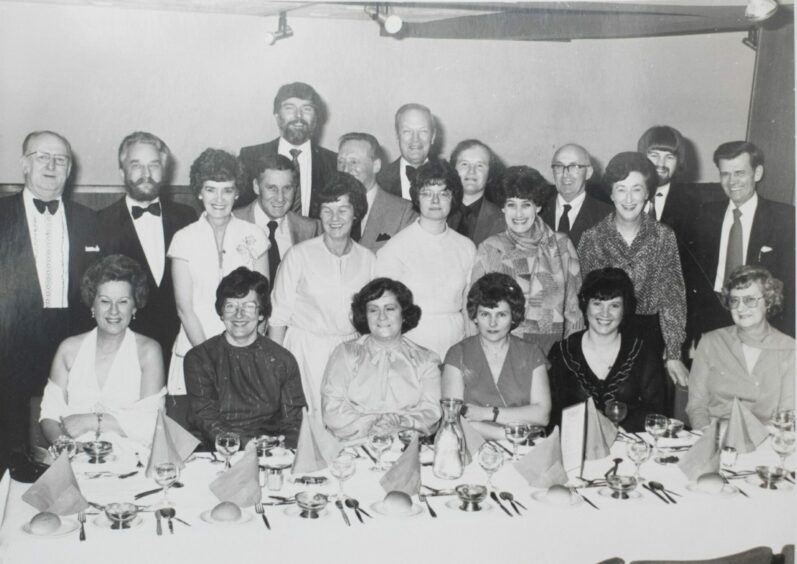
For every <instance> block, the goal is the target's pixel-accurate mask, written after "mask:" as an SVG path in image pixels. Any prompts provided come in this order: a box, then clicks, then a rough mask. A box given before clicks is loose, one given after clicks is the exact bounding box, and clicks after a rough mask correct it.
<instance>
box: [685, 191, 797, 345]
mask: <svg viewBox="0 0 797 564" xmlns="http://www.w3.org/2000/svg"><path fill="white" fill-rule="evenodd" d="M727 208H728V201H727V200H726V201H725V202H710V203H707V204H704V205H703V206H702V208H701V210H700V214H699V216H698V219H697V223H696V228H695V240H694V245H693V246H694V249H695V256H696V258H697V260H698V262H699V264H700V266H701V269H700V270H699V272H697V273H696V277H695V279H693V280H692V281H691V283H692V284H694V286H695V288H696V289H697V292H698V293H699V294H700V301H699V303H700V308H701V311H700V320H701V330H702V333H705V332H706V331H711V330H713V329H718V328H720V327H725V326H727V325H730V324H732V323H733V321H732V320H731V316H730V314H729V313H728V312H727V311H726V310H725V309H723V308H722V307H721V304H720V302H719V300H718V299H717V296H716V295H715V294H714V291H713V286H714V279H715V278H716V276H717V267H718V261H719V255H720V248H719V247H720V238H721V236H722V221H723V219H724V217H725V211H726V209H727ZM745 263H746V264H755V265H760V266H763V267H765V268H766V269H767V270H769V271H770V272H771V273H772V275H773V276H774V277H775V278H777V279H778V280H780V281H782V282H783V296H784V303H783V313H782V314H780V315H779V316H776V317H775V318H773V319H771V320H770V322H771V323H772V325H774V326H775V327H776V328H778V329H780V330H781V331H783V332H784V333H786V334H788V335H791V336H794V207H793V206H790V205H787V204H781V203H778V202H773V201H771V200H766V199H764V198H762V197H761V196H759V197H758V206H757V207H756V211H755V215H754V216H753V226H752V229H751V231H750V241H749V242H748V245H747V256H746V257H745Z"/></svg>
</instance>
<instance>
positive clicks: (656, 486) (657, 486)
mask: <svg viewBox="0 0 797 564" xmlns="http://www.w3.org/2000/svg"><path fill="white" fill-rule="evenodd" d="M648 485H649V486H650V487H651V489H653V490H657V491H659V492H661V494H662V495H663V496H664V497H666V498H667V499H668V500H670V503H678V502H677V501H675V499H674V498H673V497H672V496H671V495H670V494H669V493H667V490H666V489H665V487H664V484H662V483H661V482H653V481H648Z"/></svg>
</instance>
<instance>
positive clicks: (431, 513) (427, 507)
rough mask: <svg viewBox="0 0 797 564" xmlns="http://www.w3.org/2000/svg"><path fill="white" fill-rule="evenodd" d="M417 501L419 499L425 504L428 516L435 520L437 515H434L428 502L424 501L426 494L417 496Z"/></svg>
mask: <svg viewBox="0 0 797 564" xmlns="http://www.w3.org/2000/svg"><path fill="white" fill-rule="evenodd" d="M418 499H420V500H421V501H422V502H424V503H425V504H426V509H428V510H429V515H431V516H432V517H435V518H436V517H437V513H435V510H434V509H432V506H431V505H429V500H428V499H426V494H418Z"/></svg>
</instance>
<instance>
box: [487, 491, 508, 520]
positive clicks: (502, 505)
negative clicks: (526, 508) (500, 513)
mask: <svg viewBox="0 0 797 564" xmlns="http://www.w3.org/2000/svg"><path fill="white" fill-rule="evenodd" d="M490 497H491V498H492V499H493V501H494V502H496V503H497V504H498V507H500V508H501V509H503V510H504V513H506V514H507V515H509V516H510V517H512V513H510V512H509V509H507V508H506V507H505V506H504V504H503V503H501V500H500V499H498V496H497V495H495V492H490Z"/></svg>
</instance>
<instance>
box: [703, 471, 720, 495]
mask: <svg viewBox="0 0 797 564" xmlns="http://www.w3.org/2000/svg"><path fill="white" fill-rule="evenodd" d="M724 485H725V480H723V479H722V476H720V475H719V474H717V473H716V472H706V473H705V474H703V475H701V476H700V477H699V478H698V479H697V487H698V488H700V489H701V490H702V491H704V492H706V493H711V494H716V493H720V492H721V491H722V487H723V486H724Z"/></svg>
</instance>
